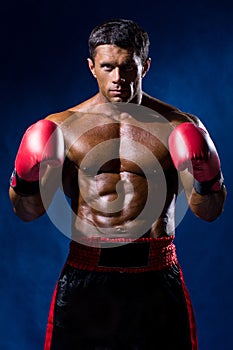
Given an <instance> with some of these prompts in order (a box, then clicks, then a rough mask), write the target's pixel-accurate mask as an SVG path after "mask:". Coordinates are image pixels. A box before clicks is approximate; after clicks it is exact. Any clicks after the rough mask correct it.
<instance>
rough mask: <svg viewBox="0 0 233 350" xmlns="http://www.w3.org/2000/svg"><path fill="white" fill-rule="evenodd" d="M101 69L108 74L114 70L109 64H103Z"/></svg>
mask: <svg viewBox="0 0 233 350" xmlns="http://www.w3.org/2000/svg"><path fill="white" fill-rule="evenodd" d="M101 68H102V69H103V70H105V71H107V72H110V71H111V70H113V68H114V67H113V66H112V65H111V64H109V63H104V64H101Z"/></svg>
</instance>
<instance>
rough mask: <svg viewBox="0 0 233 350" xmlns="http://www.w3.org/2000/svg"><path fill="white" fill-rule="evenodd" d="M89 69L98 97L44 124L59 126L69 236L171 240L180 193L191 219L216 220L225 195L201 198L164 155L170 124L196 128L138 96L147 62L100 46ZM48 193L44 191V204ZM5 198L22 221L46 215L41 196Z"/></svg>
mask: <svg viewBox="0 0 233 350" xmlns="http://www.w3.org/2000/svg"><path fill="white" fill-rule="evenodd" d="M88 64H89V68H90V70H91V72H92V74H93V76H94V77H95V78H96V79H97V83H98V87H99V92H98V93H97V94H96V95H95V96H93V97H92V98H90V99H89V100H87V101H85V102H84V103H81V104H79V105H77V106H75V107H73V108H70V109H69V110H67V111H65V112H62V113H57V114H53V115H50V116H48V117H47V119H50V120H52V121H54V122H56V123H57V124H58V125H60V127H61V130H62V131H63V135H64V139H65V145H66V151H67V154H66V159H65V162H64V166H63V190H64V192H65V194H66V195H67V196H69V197H70V198H71V207H72V210H73V213H74V214H75V215H74V216H73V222H72V226H73V227H72V232H73V235H74V236H75V234H76V233H77V232H83V233H85V232H86V233H88V231H89V230H90V227H92V228H93V234H94V235H97V236H101V237H103V236H105V235H108V236H109V235H110V236H111V235H113V236H114V237H131V235H132V234H134V233H139V234H140V233H141V234H143V233H145V232H146V230H149V229H151V236H153V237H162V236H168V235H171V234H174V229H175V221H174V220H175V200H176V197H177V194H178V193H179V192H180V191H181V190H182V189H184V191H185V194H186V197H187V200H188V203H189V207H190V209H191V210H192V211H193V213H194V214H195V215H197V216H198V217H200V218H202V219H204V220H206V221H212V220H214V219H216V218H217V217H218V216H219V215H220V213H221V212H222V210H223V204H224V200H225V196H226V191H225V188H224V187H223V188H222V190H221V191H220V192H218V193H212V194H210V195H205V196H201V195H199V194H198V193H196V192H195V190H194V189H193V177H192V175H191V174H190V173H189V172H188V171H186V170H185V171H183V172H180V174H179V175H180V176H179V177H178V174H177V171H176V170H175V168H174V165H173V162H172V160H171V157H170V154H169V149H168V138H169V135H170V133H171V131H172V130H173V128H174V127H175V126H176V125H178V124H180V123H183V122H187V121H188V122H194V123H195V124H196V125H202V124H201V122H200V121H199V119H198V118H196V117H194V116H192V115H189V114H187V113H182V112H181V111H179V110H178V109H177V108H175V107H173V106H170V105H168V104H166V103H164V102H162V101H160V100H158V99H155V98H153V97H151V96H149V95H147V94H145V93H144V92H143V91H142V78H143V77H144V76H145V74H146V73H147V71H148V69H149V66H150V60H149V59H148V60H147V61H146V62H145V63H144V64H142V63H141V60H140V58H139V57H138V56H137V55H135V53H134V52H133V51H131V50H126V49H122V48H119V47H116V46H114V45H101V46H98V47H97V49H96V55H95V57H94V62H93V61H92V60H91V59H88ZM121 103H134V104H135V109H133V111H132V109H128V108H126V112H125V110H124V106H123V104H121ZM136 105H138V111H139V112H138V113H137V112H135V110H136V109H137V108H136ZM139 105H141V106H143V107H145V108H144V109H143V108H142V107H140V106H139ZM127 110H128V112H127ZM141 111H143V113H142V112H141ZM144 111H146V112H144ZM151 111H155V113H154V114H153V113H151ZM53 171H54V170H51V169H48V171H47V173H46V175H45V177H44V179H43V186H44V188H45V189H46V188H49V184H50V185H51V180H50V179H51V173H52V172H53ZM55 189H56V188H55ZM55 189H54V191H55ZM54 191H52V190H51V191H50V192H51V193H50V192H49V191H48V197H49V198H48V205H49V203H50V201H51V199H52V196H53V194H54ZM49 193H50V194H49ZM10 197H11V200H12V203H13V205H14V209H15V212H16V214H17V215H19V216H20V217H21V218H22V219H23V220H25V221H30V220H34V219H35V218H37V217H38V216H40V215H42V214H43V213H44V212H45V210H46V206H45V205H44V203H43V202H42V200H41V196H40V194H37V195H34V196H30V197H21V196H19V195H17V194H16V193H15V192H14V191H13V189H10ZM148 200H149V204H150V205H147V207H146V210H145V211H144V212H143V209H144V207H145V205H146V204H147V203H148Z"/></svg>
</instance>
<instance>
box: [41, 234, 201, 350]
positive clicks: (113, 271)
mask: <svg viewBox="0 0 233 350" xmlns="http://www.w3.org/2000/svg"><path fill="white" fill-rule="evenodd" d="M173 238H174V237H168V238H167V237H166V238H157V239H156V238H141V239H138V240H137V241H134V242H132V243H129V244H126V245H121V246H120V247H114V248H105V249H103V248H96V247H90V246H86V245H82V244H80V243H76V242H71V245H70V253H69V255H68V258H67V261H66V264H65V266H64V268H63V270H62V273H61V276H60V278H59V280H58V283H57V286H56V289H55V291H54V296H53V299H52V303H51V308H50V312H49V318H48V325H47V331H46V338H45V346H44V350H152V349H153V350H154V349H156V350H171V349H172V350H197V349H198V346H197V333H196V324H195V318H194V314H193V309H192V305H191V301H190V297H189V294H188V291H187V288H186V286H185V283H184V279H183V275H182V271H181V269H180V267H179V264H178V262H177V258H176V252H175V246H174V244H173Z"/></svg>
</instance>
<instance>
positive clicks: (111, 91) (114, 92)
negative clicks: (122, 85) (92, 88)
mask: <svg viewBox="0 0 233 350" xmlns="http://www.w3.org/2000/svg"><path fill="white" fill-rule="evenodd" d="M125 93H126V90H122V89H121V90H119V89H118V90H110V94H111V95H113V96H122V95H125Z"/></svg>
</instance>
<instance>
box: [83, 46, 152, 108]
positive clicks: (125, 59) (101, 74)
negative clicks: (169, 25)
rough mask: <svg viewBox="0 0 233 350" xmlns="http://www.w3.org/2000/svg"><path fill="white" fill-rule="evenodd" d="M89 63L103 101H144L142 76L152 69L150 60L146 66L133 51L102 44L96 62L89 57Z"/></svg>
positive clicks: (97, 51)
mask: <svg viewBox="0 0 233 350" xmlns="http://www.w3.org/2000/svg"><path fill="white" fill-rule="evenodd" d="M88 63H89V68H90V70H91V72H92V74H93V75H94V77H95V78H96V79H97V83H98V86H99V93H100V97H101V98H102V100H103V101H102V102H134V103H140V100H141V93H142V78H143V76H144V75H145V74H146V72H147V70H148V69H149V60H148V61H147V62H146V63H145V64H144V65H143V64H142V62H141V59H140V57H138V56H137V55H136V54H135V52H134V51H132V50H128V49H122V48H120V47H118V46H115V45H100V46H97V48H96V55H95V58H94V62H93V61H92V60H91V59H88Z"/></svg>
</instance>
